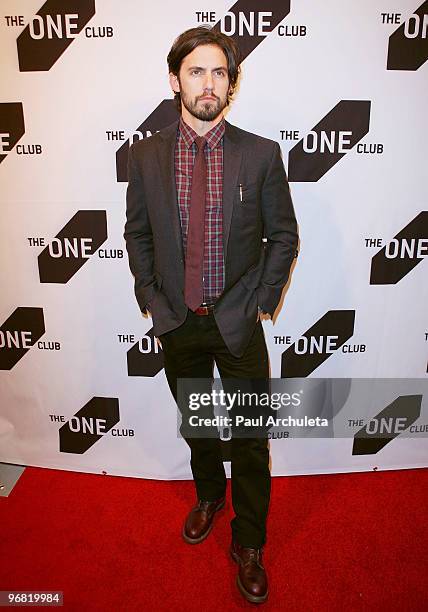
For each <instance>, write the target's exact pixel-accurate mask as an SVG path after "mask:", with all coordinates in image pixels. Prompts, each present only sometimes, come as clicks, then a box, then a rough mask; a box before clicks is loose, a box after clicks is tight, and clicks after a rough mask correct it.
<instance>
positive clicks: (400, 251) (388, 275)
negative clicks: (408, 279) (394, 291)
mask: <svg viewBox="0 0 428 612" xmlns="http://www.w3.org/2000/svg"><path fill="white" fill-rule="evenodd" d="M427 256H428V211H427V210H425V211H422V212H420V213H419V214H418V215H417V216H416V217H415V218H414V219H412V221H410V223H409V224H408V225H406V227H404V228H403V229H402V230H401V231H400V232H398V234H396V236H394V238H393V239H392V240H391V241H390V242H389V243H388V244H387V245H385V246H384V247H383V249H381V250H380V251H379V252H378V253H376V255H374V257H373V258H372V265H371V270H370V285H395V284H396V283H398V281H400V280H401V279H402V278H404V276H406V274H408V273H409V272H410V271H411V270H413V268H414V267H415V266H417V265H418V263H420V262H421V261H422V260H423V259H424V258H426V257H427Z"/></svg>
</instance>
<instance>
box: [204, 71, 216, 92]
mask: <svg viewBox="0 0 428 612" xmlns="http://www.w3.org/2000/svg"><path fill="white" fill-rule="evenodd" d="M204 89H211V90H212V89H214V79H213V75H212V74H211V72H207V73H206V74H205V79H204Z"/></svg>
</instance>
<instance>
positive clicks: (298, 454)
mask: <svg viewBox="0 0 428 612" xmlns="http://www.w3.org/2000/svg"><path fill="white" fill-rule="evenodd" d="M261 4H262V5H263V9H262V10H263V14H260V13H257V11H256V12H254V10H255V8H257V6H260V5H261ZM288 4H290V3H288V2H283V1H280V0H277V1H274V2H268V1H266V2H264V3H257V2H254V1H251V0H249V1H247V2H245V1H244V0H240V1H239V2H238V3H236V5H233V3H230V4H228V3H227V2H224V1H220V0H212V1H211V2H207V1H206V0H202V1H201V2H193V1H189V0H186V1H183V2H181V3H180V4H179V5H177V3H174V2H172V1H164V2H158V3H153V2H147V1H145V2H138V3H137V2H132V1H131V0H126V1H125V0H124V1H123V2H121V3H117V2H115V1H114V0H97V1H96V2H93V1H90V0H81V1H80V2H78V1H77V0H74V2H73V1H71V0H68V1H67V2H60V1H59V0H58V1H56V0H50V1H49V2H47V3H46V4H45V5H42V2H41V0H39V1H32V0H25V1H24V0H18V1H16V0H13V1H12V0H4V1H3V3H2V11H3V12H2V15H3V16H2V17H1V19H0V31H1V36H0V52H1V58H2V59H1V70H2V79H1V81H0V160H1V163H0V179H1V194H0V199H1V201H0V261H1V266H2V267H1V269H2V291H1V299H0V368H1V371H0V388H1V407H0V461H4V462H11V463H18V464H24V465H35V466H44V467H55V468H62V469H72V470H79V471H88V472H100V471H105V472H107V473H110V474H117V475H134V476H142V477H148V478H166V479H174V478H189V477H190V476H191V474H190V468H189V463H188V458H189V452H188V448H187V445H186V444H185V442H184V441H183V440H182V439H180V438H179V437H177V424H176V409H175V405H174V403H173V400H172V397H171V395H170V392H169V389H168V387H167V384H166V379H165V375H164V371H163V368H162V353H161V351H160V349H157V348H156V346H155V343H154V342H153V341H152V339H153V337H152V336H150V330H151V327H152V324H151V320H150V319H148V318H145V317H143V316H142V315H141V314H140V312H139V309H138V306H137V303H136V301H135V298H134V294H133V279H132V276H131V274H130V272H129V269H128V263H127V257H126V251H125V245H124V240H123V226H124V222H125V190H126V182H125V180H124V175H123V172H124V168H125V167H126V151H127V148H128V146H129V139H133V138H135V137H137V136H138V134H137V135H136V134H135V132H136V131H137V132H139V135H140V136H142V137H149V135H150V132H153V131H154V130H157V129H161V128H162V127H164V126H165V125H168V124H169V123H171V122H172V120H174V118H175V115H174V110H173V105H172V103H171V98H172V93H171V91H170V89H169V85H168V79H167V66H166V56H167V53H168V51H169V49H170V47H171V44H172V42H173V40H174V38H175V37H176V36H177V35H178V34H179V33H180V32H182V31H184V30H185V29H187V28H189V27H193V26H196V25H199V23H201V21H200V19H201V18H204V19H209V20H210V21H209V23H210V24H211V25H214V24H219V25H217V26H216V27H220V28H221V29H223V30H225V31H226V32H227V33H229V34H230V35H234V36H236V39H237V41H238V43H239V44H240V45H241V48H242V49H243V52H244V55H245V60H244V62H243V64H242V78H241V81H240V86H239V90H238V94H237V96H236V101H235V102H234V103H233V105H232V107H231V109H230V111H229V112H228V114H227V119H228V121H230V122H231V123H233V124H236V125H238V126H239V127H241V128H243V129H246V130H249V131H251V132H255V133H257V134H260V135H263V136H265V137H268V138H271V139H273V140H277V141H279V142H280V144H281V147H282V151H283V158H284V164H285V168H286V170H287V172H288V174H289V178H290V187H291V192H292V196H293V201H294V205H295V210H296V216H297V219H298V222H299V228H300V255H299V257H298V260H297V261H296V265H295V268H294V271H293V274H292V278H291V281H290V283H289V285H288V288H287V291H286V292H284V300H283V304H282V308H281V309H280V310H279V311H278V312H277V314H276V317H275V320H274V322H273V323H272V321H265V322H264V330H265V334H266V338H267V342H268V346H269V352H270V358H271V370H272V376H273V377H281V376H283V377H284V376H292V377H308V376H309V377H315V378H329V377H336V378H391V379H394V378H413V379H419V381H420V384H419V385H418V384H416V387H417V389H416V387H415V393H416V392H418V393H421V394H422V395H423V391H424V390H425V395H423V398H422V405H421V411H420V416H419V417H418V419H417V420H416V422H415V424H414V425H413V430H411V429H410V426H409V427H408V428H407V430H406V432H405V434H404V435H399V436H397V435H395V436H392V437H393V439H391V441H390V442H389V443H388V444H386V445H385V446H384V447H383V448H382V449H380V450H378V451H377V452H372V453H367V454H353V435H354V434H355V433H356V432H357V431H358V429H360V427H357V426H352V427H350V428H349V434H348V437H344V438H339V439H286V438H282V439H276V440H272V441H271V455H272V473H273V474H274V475H280V474H306V473H323V472H346V471H359V470H370V469H373V468H379V469H394V468H407V467H417V466H427V465H428V462H427V459H428V444H427V438H426V436H427V432H428V407H427V405H426V403H427V399H426V398H427V395H428V393H426V391H427V346H428V342H427V339H428V324H427V313H426V311H427V308H426V305H427V303H428V284H427V263H426V261H424V260H425V259H426V257H427V254H428V204H427V195H426V191H427V190H426V163H427V162H426V160H427V156H426V141H427V130H426V108H427V83H428V79H427V69H428V66H427V61H426V59H427V56H428V38H427V29H428V2H423V3H422V4H420V3H419V4H418V2H417V0H416V2H415V3H414V2H413V1H411V0H401V1H398V0H388V1H386V0H363V1H359V2H357V1H354V2H346V3H344V2H341V1H340V0H327V1H325V2H322V3H321V2H316V1H315V0H299V1H298V2H297V1H292V2H291V4H290V7H289V10H288ZM46 15H49V16H50V17H46ZM58 15H59V16H58ZM67 15H68V16H67ZM242 16H244V17H246V20H247V22H248V23H251V22H252V21H251V20H252V19H253V18H254V20H255V23H256V24H259V26H260V30H259V33H260V36H259V37H258V36H257V28H256V31H255V33H251V32H248V31H247V29H246V28H245V27H242V31H241V32H240V31H239V23H241V24H242V23H244V22H243V21H242ZM202 23H206V21H205V22H202ZM52 24H53V25H54V26H55V27H52ZM234 24H235V25H236V27H235V28H234ZM244 26H245V23H244ZM59 34H60V35H59ZM388 58H389V59H388ZM164 100H166V102H164V103H162V101H164ZM161 103H162V104H161ZM152 113H153V115H152ZM138 128H140V129H138ZM326 138H327V139H328V141H329V142H332V143H333V144H332V146H331V147H329V145H328V143H327V144H326V145H325V146H324V147H323V144H322V143H323V142H324V143H325V142H326V141H325V139H326ZM340 140H341V143H342V144H341V145H340V143H339V141H340ZM86 211H96V212H94V213H92V214H88V213H87V212H86ZM103 211H104V212H103ZM69 246H71V247H72V248H71V249H69V248H68V247H69ZM406 249H407V250H406ZM375 256H376V257H375ZM374 257H375V259H373V258H374ZM147 334H149V335H148V336H146V335H147ZM311 338H312V339H315V341H316V342H317V343H318V345H319V344H320V343H324V346H323V348H322V349H321V352H319V351H318V350H317V349H316V348H315V349H314V348H313V350H312V351H311V350H305V349H306V348H307V347H310V346H311V342H312V343H313V340H311ZM326 342H328V343H329V344H330V349H329V350H327V351H326V350H325V343H326ZM312 347H314V345H313V344H312ZM283 353H285V357H282V355H283ZM282 359H283V366H282V367H281V362H282ZM421 389H422V391H421ZM97 398H98V399H97ZM391 401H392V398H391ZM386 405H387V404H385V405H379V406H377V407H373V406H368V405H362V406H361V407H360V412H359V414H358V415H355V414H354V416H355V418H357V417H358V418H360V417H361V418H363V419H365V422H368V421H369V420H370V419H372V418H376V416H377V415H378V414H379V413H380V412H381V410H382V409H383V408H385V407H386ZM400 416H401V417H403V416H404V417H406V414H404V415H403V414H401V413H400V414H395V415H393V416H392V417H391V419H392V421H394V419H396V418H397V417H400ZM409 425H410V424H409ZM410 432H413V433H412V435H411V437H409V435H408V434H409V433H410ZM406 434H407V437H405V435H406ZM227 466H229V464H227Z"/></svg>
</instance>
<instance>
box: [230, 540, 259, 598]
mask: <svg viewBox="0 0 428 612" xmlns="http://www.w3.org/2000/svg"><path fill="white" fill-rule="evenodd" d="M230 554H231V555H232V559H233V560H234V561H236V563H238V564H239V572H238V575H237V577H236V583H237V585H238V588H239V590H240V591H241V593H242V595H243V596H244V597H245V599H246V600H247V601H250V602H251V603H263V602H264V601H266V599H267V596H268V583H267V576H266V571H265V568H264V567H263V563H262V549H261V548H244V547H243V546H241V545H240V544H238V542H236V541H234V540H232V546H231V547H230Z"/></svg>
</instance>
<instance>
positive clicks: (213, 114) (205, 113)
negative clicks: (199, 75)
mask: <svg viewBox="0 0 428 612" xmlns="http://www.w3.org/2000/svg"><path fill="white" fill-rule="evenodd" d="M211 95H212V96H213V97H215V100H203V101H202V102H200V101H199V98H202V97H203V95H202V96H198V97H197V98H195V100H191V99H190V97H189V96H187V95H186V94H185V93H184V91H183V90H182V91H181V92H180V96H181V103H182V104H183V106H184V107H185V108H186V109H187V110H188V111H189V113H190V114H191V115H193V117H196V119H200V120H201V121H214V119H216V118H217V117H218V116H219V115H220V113H221V112H222V111H223V110H224V109H225V108H226V106H227V96H225V98H224V100H221V99H220V98H219V97H218V96H215V94H211Z"/></svg>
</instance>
